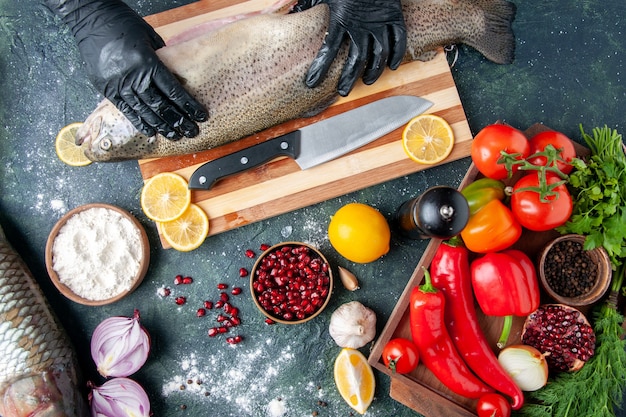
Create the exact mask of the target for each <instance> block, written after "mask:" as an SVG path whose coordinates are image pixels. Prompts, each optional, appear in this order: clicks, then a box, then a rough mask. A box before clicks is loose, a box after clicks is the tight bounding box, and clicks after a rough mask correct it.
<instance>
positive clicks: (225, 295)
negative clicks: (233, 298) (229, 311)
mask: <svg viewBox="0 0 626 417" xmlns="http://www.w3.org/2000/svg"><path fill="white" fill-rule="evenodd" d="M229 299H230V297H229V296H228V294H226V293H225V292H221V293H220V300H222V301H223V302H226V301H228V300H229Z"/></svg>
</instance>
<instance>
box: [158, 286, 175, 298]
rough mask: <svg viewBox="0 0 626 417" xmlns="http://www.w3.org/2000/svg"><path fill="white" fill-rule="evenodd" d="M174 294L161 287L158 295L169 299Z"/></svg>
mask: <svg viewBox="0 0 626 417" xmlns="http://www.w3.org/2000/svg"><path fill="white" fill-rule="evenodd" d="M171 293H172V290H170V289H169V288H168V287H161V288H159V289H158V290H157V294H158V295H159V296H161V297H168V296H169V295H170V294H171Z"/></svg>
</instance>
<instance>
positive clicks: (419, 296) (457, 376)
mask: <svg viewBox="0 0 626 417" xmlns="http://www.w3.org/2000/svg"><path fill="white" fill-rule="evenodd" d="M424 280H425V283H424V284H423V285H421V286H419V287H415V288H413V291H412V292H411V301H410V305H409V309H410V310H409V311H410V314H409V320H410V323H411V335H412V337H413V343H415V345H416V346H417V349H418V351H419V354H420V360H421V361H422V363H423V364H424V365H425V366H426V367H427V368H428V369H429V370H430V371H431V372H432V373H433V374H434V375H435V376H436V377H437V378H438V379H439V381H441V383H442V384H444V385H445V386H446V387H448V388H449V389H450V390H451V391H452V392H454V393H456V394H458V395H461V396H463V397H467V398H479V397H480V396H482V395H483V394H486V393H488V392H493V389H491V388H490V387H489V386H487V385H486V384H485V383H483V382H482V381H481V380H480V379H478V378H477V377H476V376H475V375H474V374H473V373H472V371H470V370H469V368H468V367H467V365H466V364H465V362H464V361H463V358H462V357H461V355H460V354H459V352H458V351H457V349H456V347H455V346H454V343H453V342H452V339H451V338H450V334H449V333H448V330H447V328H446V325H445V322H444V309H445V296H444V294H443V293H442V292H441V291H438V290H437V289H436V288H435V287H433V285H432V282H431V280H430V274H429V273H428V271H426V270H424Z"/></svg>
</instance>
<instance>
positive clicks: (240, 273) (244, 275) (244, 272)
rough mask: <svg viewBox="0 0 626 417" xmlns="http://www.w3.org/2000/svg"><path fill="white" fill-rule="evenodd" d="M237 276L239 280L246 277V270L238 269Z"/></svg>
mask: <svg viewBox="0 0 626 417" xmlns="http://www.w3.org/2000/svg"><path fill="white" fill-rule="evenodd" d="M239 276H240V277H241V278H243V277H247V276H248V270H247V269H246V268H239Z"/></svg>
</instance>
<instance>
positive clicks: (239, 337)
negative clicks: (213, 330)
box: [226, 335, 243, 345]
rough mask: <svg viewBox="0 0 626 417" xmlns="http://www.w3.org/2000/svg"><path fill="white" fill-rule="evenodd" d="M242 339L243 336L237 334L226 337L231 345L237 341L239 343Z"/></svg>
mask: <svg viewBox="0 0 626 417" xmlns="http://www.w3.org/2000/svg"><path fill="white" fill-rule="evenodd" d="M242 340H243V337H241V336H239V335H237V336H231V337H227V338H226V342H227V343H230V344H231V345H236V344H237V343H240V342H241V341H242Z"/></svg>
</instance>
